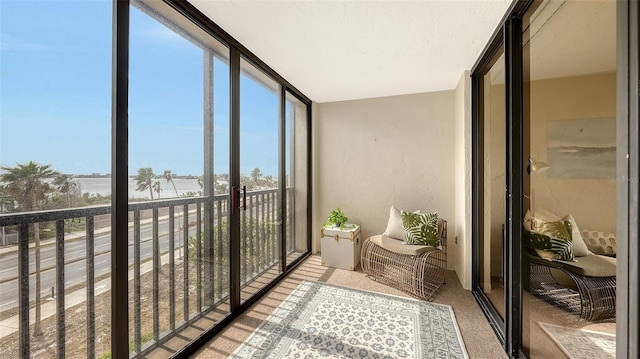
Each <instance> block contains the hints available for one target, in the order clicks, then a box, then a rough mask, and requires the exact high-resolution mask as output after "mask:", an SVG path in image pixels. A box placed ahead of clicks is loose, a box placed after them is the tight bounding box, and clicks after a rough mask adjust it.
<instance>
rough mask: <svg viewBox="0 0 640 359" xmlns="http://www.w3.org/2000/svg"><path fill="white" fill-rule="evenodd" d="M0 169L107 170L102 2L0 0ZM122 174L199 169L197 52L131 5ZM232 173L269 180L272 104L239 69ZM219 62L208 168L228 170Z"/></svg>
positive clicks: (225, 75) (107, 32)
mask: <svg viewBox="0 0 640 359" xmlns="http://www.w3.org/2000/svg"><path fill="white" fill-rule="evenodd" d="M0 23H1V25H0V51H1V57H0V81H1V82H0V164H1V165H2V166H14V165H15V164H16V162H18V163H25V162H28V161H36V162H38V163H41V164H51V165H52V167H53V168H54V169H56V170H58V171H61V172H64V173H73V174H84V173H95V172H98V173H109V172H111V169H110V166H111V46H112V45H111V2H110V1H71V2H70V1H66V2H61V1H55V2H47V1H5V0H2V1H0ZM130 47H131V50H130V78H129V81H130V88H129V173H131V174H134V173H136V171H137V169H138V168H140V167H152V168H153V170H154V171H155V172H156V173H157V174H161V173H162V172H163V171H164V170H171V171H173V173H176V174H180V175H185V174H193V175H200V174H202V172H203V171H202V168H203V151H204V150H203V136H204V134H203V101H204V100H203V72H202V71H203V56H204V55H203V51H202V50H201V49H200V48H199V47H197V46H196V45H194V44H192V43H191V42H189V41H188V40H186V39H184V38H182V37H180V36H179V35H176V34H175V33H173V32H172V31H171V30H169V29H168V28H166V27H165V26H164V25H162V24H160V23H158V22H156V21H155V20H154V19H152V18H150V17H149V16H147V15H146V14H143V13H141V12H140V11H138V10H136V9H132V11H131V38H130ZM240 87H241V109H240V113H241V131H242V135H241V172H242V173H243V174H248V173H249V172H250V171H251V170H252V169H253V168H254V167H259V168H260V169H261V171H262V173H263V174H265V175H273V176H276V175H277V153H278V148H277V145H278V144H277V129H278V123H277V121H278V120H277V118H278V99H277V96H276V94H274V93H272V92H270V91H269V90H267V89H266V88H264V87H262V86H260V85H258V84H256V83H255V82H254V81H252V80H250V79H249V78H247V77H245V76H244V75H242V76H241V83H240ZM228 93H229V68H228V66H227V65H226V64H224V63H223V62H221V61H219V60H216V61H214V121H215V123H214V150H215V157H214V170H215V172H216V173H228V172H229V171H228V167H229V150H228V148H229V95H228Z"/></svg>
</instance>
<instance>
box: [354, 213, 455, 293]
mask: <svg viewBox="0 0 640 359" xmlns="http://www.w3.org/2000/svg"><path fill="white" fill-rule="evenodd" d="M438 237H439V239H440V246H439V247H438V248H435V247H432V246H422V245H407V244H403V243H402V241H399V240H397V239H394V238H390V237H387V236H385V235H376V236H373V237H369V238H367V239H366V240H365V241H364V243H363V244H362V259H361V263H362V269H363V270H364V272H365V273H367V275H368V276H369V278H371V279H373V280H375V281H377V282H380V283H383V284H386V285H389V286H392V287H394V288H397V289H400V290H402V291H404V292H407V293H409V294H411V295H413V296H414V297H417V298H420V299H425V300H429V299H430V298H431V296H432V295H433V294H434V293H435V291H436V290H437V289H438V288H439V287H440V286H441V285H442V284H444V282H445V274H446V270H447V221H445V220H443V219H438Z"/></svg>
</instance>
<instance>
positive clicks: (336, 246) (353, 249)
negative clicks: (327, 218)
mask: <svg viewBox="0 0 640 359" xmlns="http://www.w3.org/2000/svg"><path fill="white" fill-rule="evenodd" d="M320 239H321V244H322V265H323V266H327V267H334V268H341V269H348V270H355V269H356V267H357V266H358V263H360V251H361V250H362V239H361V238H360V225H359V224H352V223H347V224H345V225H344V227H343V228H342V229H340V227H333V226H329V227H326V228H323V229H321V230H320Z"/></svg>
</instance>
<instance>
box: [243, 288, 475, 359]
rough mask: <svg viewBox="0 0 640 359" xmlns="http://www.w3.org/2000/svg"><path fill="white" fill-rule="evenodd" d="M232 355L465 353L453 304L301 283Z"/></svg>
mask: <svg viewBox="0 0 640 359" xmlns="http://www.w3.org/2000/svg"><path fill="white" fill-rule="evenodd" d="M232 357H233V358H379V359H382V358H468V356H467V352H466V349H465V347H464V342H463V341H462V336H461V335H460V330H459V329H458V324H457V323H456V319H455V316H454V314H453V309H452V308H451V307H450V306H448V305H441V304H434V303H429V302H425V301H418V300H415V299H410V298H402V297H396V296H390V295H385V294H379V293H373V292H367V291H362V290H357V289H350V288H345V287H339V286H334V285H330V284H326V283H320V282H310V281H304V282H302V283H301V284H300V285H299V286H298V288H297V289H296V290H295V291H294V292H293V293H291V295H290V296H289V297H288V298H287V299H286V300H285V301H284V302H282V303H281V304H280V305H279V306H278V308H276V309H275V310H274V312H273V314H271V315H270V316H269V317H268V318H267V319H266V320H265V321H264V322H263V323H262V324H261V325H260V326H259V327H258V328H257V329H256V330H255V331H254V332H253V333H252V334H251V335H250V336H249V338H248V339H247V340H246V341H245V342H244V343H243V344H242V345H241V346H240V347H239V348H238V349H237V350H236V351H235V352H234V353H233V355H232Z"/></svg>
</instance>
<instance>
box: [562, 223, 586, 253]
mask: <svg viewBox="0 0 640 359" xmlns="http://www.w3.org/2000/svg"><path fill="white" fill-rule="evenodd" d="M561 220H562V221H569V222H571V239H572V242H571V246H572V247H573V254H574V255H575V256H576V257H584V256H588V255H590V254H593V253H591V251H590V250H589V248H587V244H586V243H584V239H583V238H582V234H580V229H579V228H578V224H577V223H576V220H575V219H574V218H573V216H572V215H570V214H567V215H566V216H564V217H562V219H561Z"/></svg>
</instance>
